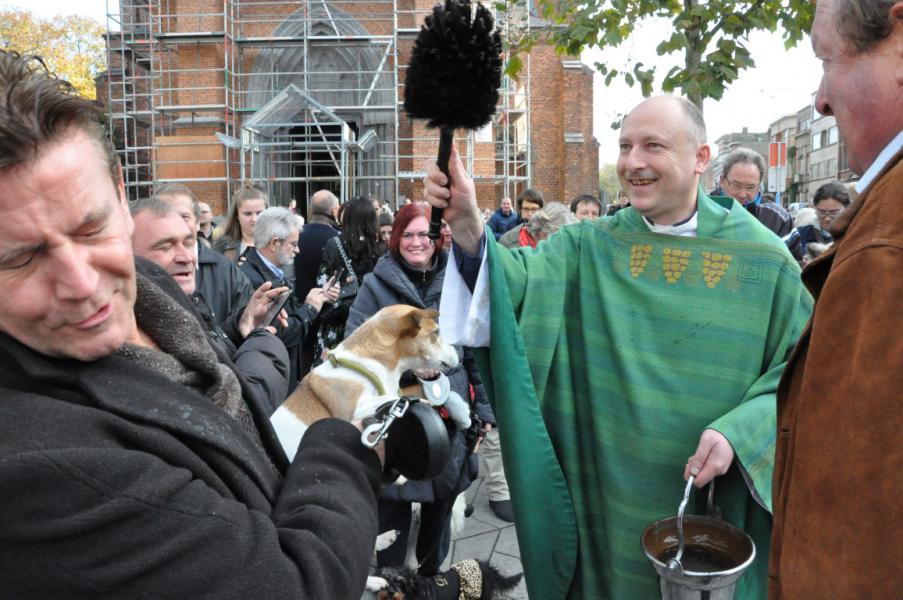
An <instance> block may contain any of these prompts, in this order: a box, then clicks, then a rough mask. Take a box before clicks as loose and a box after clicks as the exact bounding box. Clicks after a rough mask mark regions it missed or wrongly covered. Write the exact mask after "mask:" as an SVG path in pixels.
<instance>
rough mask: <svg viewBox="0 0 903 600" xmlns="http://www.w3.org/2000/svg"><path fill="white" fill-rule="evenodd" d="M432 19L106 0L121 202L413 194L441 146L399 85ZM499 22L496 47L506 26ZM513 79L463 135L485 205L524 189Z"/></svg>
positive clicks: (371, 1)
mask: <svg viewBox="0 0 903 600" xmlns="http://www.w3.org/2000/svg"><path fill="white" fill-rule="evenodd" d="M113 2H115V4H113V5H112V6H111V5H110V3H113ZM430 10H431V2H421V1H407V2H405V1H404V0H331V1H324V0H288V1H279V2H277V1H272V0H191V1H190V2H189V1H187V0H118V1H117V0H108V11H107V12H108V33H107V42H108V43H107V47H108V64H109V76H108V78H107V82H108V108H109V116H110V122H111V132H112V136H113V139H114V143H115V144H116V147H117V149H118V150H119V153H120V156H121V159H122V162H123V166H124V168H123V173H124V179H125V184H126V187H127V189H128V193H129V196H130V197H132V198H135V197H138V196H143V195H147V194H148V193H150V191H151V190H152V187H153V185H154V184H156V183H161V182H180V183H184V184H186V185H189V187H191V188H192V189H194V190H195V192H196V193H197V194H198V196H199V197H201V198H202V199H203V200H206V201H210V202H211V203H212V204H213V205H214V206H219V207H220V208H224V207H225V206H227V204H228V200H229V198H230V197H231V195H232V191H234V189H235V188H236V186H237V185H240V184H241V183H242V182H244V181H252V182H254V183H257V184H259V185H261V186H263V187H264V188H265V189H266V190H267V191H268V193H269V194H270V197H271V198H272V199H273V200H274V201H275V203H277V204H283V205H284V204H287V203H288V202H289V200H290V199H291V198H294V199H297V201H298V204H299V205H300V206H302V207H304V205H305V204H306V199H307V198H309V197H310V195H311V194H312V193H313V192H314V191H316V190H317V189H323V188H325V189H329V190H331V191H332V192H333V193H335V194H336V196H338V197H339V198H340V199H341V200H342V201H344V200H346V199H348V198H350V197H352V196H355V195H364V194H366V195H372V196H374V197H377V198H379V199H380V200H382V201H384V202H389V203H390V204H391V205H396V206H397V203H398V202H399V201H400V197H402V196H408V197H414V196H415V195H416V193H417V189H418V188H417V186H418V182H419V180H420V179H421V178H422V176H423V174H422V173H421V172H420V169H422V164H423V163H424V162H425V160H426V159H427V158H430V157H433V156H435V151H436V147H437V144H438V142H437V139H438V134H437V132H435V131H429V130H426V129H425V127H424V126H423V124H422V123H420V122H412V121H411V120H410V119H409V118H408V117H407V116H406V115H405V114H404V111H403V98H404V75H405V70H406V62H407V60H408V57H409V56H410V52H411V49H412V47H413V43H414V39H415V38H416V35H417V33H418V31H419V27H420V24H421V23H422V22H423V17H424V16H426V14H428V13H429V11H430ZM497 22H498V23H499V27H500V28H501V29H502V33H503V35H504V34H506V32H507V28H508V27H510V26H511V22H512V19H509V18H508V16H507V15H505V14H498V15H497ZM524 71H525V75H524V76H522V77H521V80H520V81H515V80H513V79H510V78H508V77H504V79H503V83H502V89H501V90H500V101H499V107H498V110H497V112H496V115H495V117H494V119H493V122H492V123H491V124H490V125H489V126H487V127H486V128H484V129H483V130H480V131H477V132H459V133H460V137H459V140H458V141H459V143H460V144H461V145H460V146H459V148H462V149H466V151H465V152H463V154H464V157H465V158H466V164H467V168H468V170H469V172H470V173H471V175H472V176H473V177H474V179H475V180H476V181H477V184H478V187H482V189H483V190H484V193H485V194H491V195H492V196H493V198H498V197H501V196H503V195H514V194H516V193H517V192H518V191H519V190H520V189H522V188H524V187H526V186H527V185H528V184H529V182H530V179H531V173H530V160H529V158H530V144H529V139H530V132H529V65H527V68H525V69H524ZM486 190H488V191H486Z"/></svg>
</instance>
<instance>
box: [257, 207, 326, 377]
mask: <svg viewBox="0 0 903 600" xmlns="http://www.w3.org/2000/svg"><path fill="white" fill-rule="evenodd" d="M299 235H300V230H299V228H298V222H297V220H296V219H295V215H293V214H292V211H290V210H289V209H287V208H283V207H281V206H273V207H270V208H268V209H266V210H265V211H263V212H262V213H260V215H259V216H258V217H257V225H256V227H255V228H254V248H252V249H250V250H248V253H247V260H246V261H245V262H244V264H242V265H241V270H242V273H244V274H245V276H247V278H248V280H249V281H250V282H251V285H252V286H253V287H254V288H258V287H260V286H261V285H263V284H264V283H265V282H267V281H269V282H270V283H272V284H273V287H283V286H286V285H288V283H287V282H286V279H285V271H283V268H284V267H285V266H287V265H291V264H292V260H293V259H294V258H295V254H297V253H298V238H299ZM338 297H339V286H336V285H332V282H329V283H327V285H326V286H324V287H323V288H318V287H315V288H311V289H310V291H308V292H307V295H306V296H305V299H304V302H303V303H301V302H299V301H298V299H297V297H296V296H294V295H293V296H292V297H291V298H290V299H289V301H288V302H287V303H286V305H285V310H286V312H287V313H288V327H285V328H280V329H279V333H278V335H279V338H280V339H281V340H282V341H283V342H284V343H285V347H286V348H287V349H288V353H289V361H290V366H291V373H290V375H289V389H294V388H295V386H296V385H297V384H298V382H299V381H301V378H302V377H303V373H302V371H301V342H302V341H303V340H304V338H305V337H306V336H307V334H308V332H309V331H310V327H311V323H313V322H314V319H316V318H317V315H319V314H320V310H321V309H322V308H323V302H335V301H336V300H337V299H338Z"/></svg>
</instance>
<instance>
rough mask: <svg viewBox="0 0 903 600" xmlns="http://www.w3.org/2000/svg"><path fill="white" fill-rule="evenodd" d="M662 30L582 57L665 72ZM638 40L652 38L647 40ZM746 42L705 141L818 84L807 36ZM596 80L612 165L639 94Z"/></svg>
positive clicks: (753, 125) (792, 104)
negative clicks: (787, 45)
mask: <svg viewBox="0 0 903 600" xmlns="http://www.w3.org/2000/svg"><path fill="white" fill-rule="evenodd" d="M107 2H110V3H111V6H118V2H117V0H0V8H9V7H19V8H21V7H27V8H28V10H31V12H32V13H34V14H36V15H37V16H40V17H51V16H53V15H55V14H67V15H68V14H77V15H82V16H87V17H92V18H94V19H96V20H97V21H98V22H100V23H101V24H106V5H107ZM667 33H668V24H667V22H663V21H658V22H655V21H653V22H648V23H645V24H643V25H641V26H640V27H639V28H638V31H637V33H636V34H634V36H633V37H632V38H631V39H630V40H628V41H627V42H625V43H624V44H622V45H621V47H619V48H616V49H613V50H606V51H605V52H604V53H602V52H600V51H598V50H593V51H588V52H585V53H584V55H583V56H582V60H583V62H584V63H585V64H587V65H588V66H590V67H593V64H594V63H595V62H597V61H598V62H602V61H604V62H605V64H607V65H608V66H609V67H613V68H623V67H624V66H625V64H626V61H628V60H633V61H639V62H643V63H644V64H646V65H651V64H654V65H658V66H659V70H660V71H661V72H662V73H667V71H668V69H670V68H671V66H673V65H675V64H677V63H678V61H679V60H680V59H681V56H680V55H674V56H672V57H665V58H662V57H659V56H657V55H656V54H655V45H656V44H657V43H658V40H661V39H663V38H664V37H665V35H667ZM643 40H656V41H655V42H654V43H651V44H649V43H643ZM747 47H748V48H749V50H750V52H751V54H752V57H753V59H754V60H755V61H756V67H755V68H753V69H747V70H745V71H743V72H741V74H740V77H739V79H738V80H737V81H735V82H734V83H733V84H731V86H730V87H729V88H728V90H727V91H726V92H725V94H724V96H723V97H722V98H721V100H718V101H714V100H707V101H706V102H705V105H704V110H705V120H706V125H707V127H708V134H709V141H714V140H716V139H718V138H719V137H721V136H722V135H724V134H726V133H732V132H735V131H742V129H743V127H748V128H749V131H751V132H754V131H767V130H768V125H769V124H770V123H772V122H774V121H776V120H778V119H779V118H780V117H782V116H784V115H786V114H790V113H796V112H797V111H798V110H799V109H800V108H802V107H804V106H807V105H808V104H809V103H810V102H811V100H812V94H813V93H814V92H815V90H816V89H817V87H818V82H819V78H820V77H821V65H820V63H819V61H818V60H816V58H815V55H814V54H813V52H812V46H811V45H810V42H809V39H808V37H806V38H803V40H802V41H801V42H800V43H799V44H798V45H797V47H796V48H792V49H790V50H785V49H784V42H783V40H782V39H781V36H780V34H778V33H770V32H754V33H753V34H752V35H751V36H750V39H749V42H748V45H747ZM602 79H603V78H602V77H601V76H600V75H599V74H598V73H597V74H595V75H594V79H593V95H594V105H593V106H594V109H593V122H594V125H593V133H594V135H595V137H596V139H597V140H598V141H599V163H600V164H602V165H604V164H613V163H614V162H615V161H616V160H617V156H618V132H617V131H615V130H612V129H611V126H610V125H611V123H612V121H614V120H616V119H618V118H620V117H621V116H622V115H623V114H624V113H626V112H628V111H629V110H630V109H631V108H632V107H633V106H635V105H636V104H638V103H639V102H640V101H641V100H642V99H643V96H642V94H641V93H640V91H639V87H638V86H637V87H634V88H630V87H628V86H627V85H626V84H624V83H623V82H621V81H615V82H612V85H611V86H608V87H606V86H605V85H604V84H603V81H602ZM713 149H714V148H713Z"/></svg>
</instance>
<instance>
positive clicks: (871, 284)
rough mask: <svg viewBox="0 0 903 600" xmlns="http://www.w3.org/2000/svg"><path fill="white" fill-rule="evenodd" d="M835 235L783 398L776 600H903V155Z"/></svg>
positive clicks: (821, 263)
mask: <svg viewBox="0 0 903 600" xmlns="http://www.w3.org/2000/svg"><path fill="white" fill-rule="evenodd" d="M831 229H832V233H834V234H835V237H838V238H840V241H839V242H837V243H835V245H834V247H833V248H831V249H830V250H829V251H828V252H826V253H825V254H823V255H822V256H820V257H819V258H817V259H816V260H815V261H813V262H812V263H811V264H809V266H808V267H807V268H806V269H805V270H804V271H803V281H804V283H805V284H806V286H807V287H808V288H809V291H810V292H811V293H812V295H813V296H814V297H815V299H816V305H815V311H814V313H813V315H812V319H811V320H810V321H809V325H808V326H807V328H806V330H805V331H804V332H803V335H802V336H801V337H800V340H799V342H798V345H797V348H796V350H795V352H794V353H793V355H791V358H790V360H789V361H788V363H787V370H786V371H785V373H784V377H783V379H782V380H781V385H780V387H779V389H778V442H777V450H776V456H775V467H774V488H773V489H774V497H773V503H774V528H773V533H772V544H771V560H770V565H769V598H770V599H772V600H778V599H779V600H805V599H809V598H813V599H815V598H818V599H825V598H839V599H846V598H850V599H857V600H862V599H867V598H875V599H879V598H880V599H882V600H883V599H886V598H900V597H901V594H903V534H901V529H900V528H901V524H903V403H901V400H903V328H901V326H903V152H901V153H898V154H897V156H895V157H894V158H893V159H892V160H891V162H890V163H889V164H888V166H887V167H886V168H885V170H884V171H883V172H882V174H881V175H880V176H879V177H878V178H877V179H876V180H875V181H874V182H873V183H872V185H871V186H870V188H869V189H868V190H866V191H865V192H864V193H863V194H862V196H861V197H860V198H859V199H858V200H857V201H856V202H855V203H854V204H853V205H852V206H851V207H850V208H849V209H848V210H847V211H846V212H845V213H843V214H842V215H841V216H840V217H838V219H837V220H836V222H835V224H834V225H833V226H832V228H831Z"/></svg>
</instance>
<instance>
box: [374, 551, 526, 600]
mask: <svg viewBox="0 0 903 600" xmlns="http://www.w3.org/2000/svg"><path fill="white" fill-rule="evenodd" d="M462 567H463V568H462ZM452 571H454V572H455V574H454V576H452ZM452 571H448V572H446V573H444V574H441V575H436V576H433V577H423V576H421V575H417V574H416V573H415V572H414V571H412V570H410V569H393V568H385V569H380V571H379V572H378V573H377V575H378V577H376V578H374V579H377V580H378V581H379V585H380V587H379V588H377V589H374V588H371V587H370V585H369V582H368V586H367V590H368V592H369V594H370V595H369V598H375V599H376V600H440V599H442V598H458V597H459V595H458V593H461V594H462V595H461V596H460V597H463V598H465V600H493V599H494V598H499V597H500V596H499V594H503V593H505V592H507V591H509V590H511V589H513V588H514V587H515V586H516V585H517V584H518V583H519V582H520V580H521V578H522V577H523V574H522V573H518V574H516V575H512V576H511V577H505V576H504V575H502V574H501V573H500V572H499V571H498V569H496V568H495V567H493V566H491V565H490V564H489V563H487V562H484V561H482V560H479V561H478V560H466V561H462V562H460V563H456V564H455V565H452ZM462 572H463V573H467V572H470V573H471V574H472V575H471V578H476V579H478V580H479V588H478V589H479V593H478V594H477V593H474V592H473V589H474V587H473V585H472V583H473V582H472V581H471V585H470V586H460V584H459V583H458V581H453V580H451V581H450V579H451V578H452V577H454V579H457V576H458V574H459V573H462ZM459 587H460V588H461V591H460V592H455V588H459ZM449 588H451V589H449ZM368 592H365V595H364V598H368V595H367V593H368ZM362 600H363V599H362Z"/></svg>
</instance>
